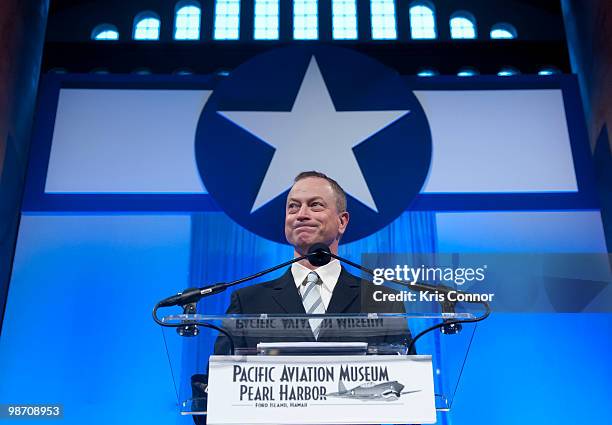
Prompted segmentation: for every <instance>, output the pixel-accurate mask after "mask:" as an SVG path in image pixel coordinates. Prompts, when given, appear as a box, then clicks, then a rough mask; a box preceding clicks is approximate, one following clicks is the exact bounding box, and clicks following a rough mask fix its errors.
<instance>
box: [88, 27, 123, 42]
mask: <svg viewBox="0 0 612 425" xmlns="http://www.w3.org/2000/svg"><path fill="white" fill-rule="evenodd" d="M91 39H92V40H119V31H117V27H116V26H114V25H111V24H101V25H98V26H97V27H95V28H94V30H93V31H92V32H91Z"/></svg>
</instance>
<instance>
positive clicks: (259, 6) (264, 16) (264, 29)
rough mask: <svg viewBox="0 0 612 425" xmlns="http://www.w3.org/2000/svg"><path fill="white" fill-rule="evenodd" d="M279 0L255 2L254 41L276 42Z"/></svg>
mask: <svg viewBox="0 0 612 425" xmlns="http://www.w3.org/2000/svg"><path fill="white" fill-rule="evenodd" d="M278 25H279V0H255V32H254V34H253V38H254V39H255V40H278V37H279V32H278V31H279V30H278Z"/></svg>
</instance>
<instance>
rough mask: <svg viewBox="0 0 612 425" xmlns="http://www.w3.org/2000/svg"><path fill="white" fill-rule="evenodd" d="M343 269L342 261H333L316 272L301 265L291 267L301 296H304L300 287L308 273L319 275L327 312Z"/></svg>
mask: <svg viewBox="0 0 612 425" xmlns="http://www.w3.org/2000/svg"><path fill="white" fill-rule="evenodd" d="M341 270H342V268H341V267H340V261H338V260H332V261H330V262H329V263H327V264H326V265H324V266H321V267H318V268H316V269H314V270H310V269H309V268H308V267H304V266H303V265H301V264H300V263H293V264H292V265H291V274H292V275H293V281H294V282H295V286H296V287H297V290H298V292H299V294H300V295H301V294H302V291H301V288H300V286H302V284H303V283H304V281H305V280H306V276H308V273H310V272H312V271H314V272H316V273H317V274H318V275H319V278H320V279H321V281H322V284H321V286H320V289H321V299H322V300H323V305H324V306H325V311H327V307H329V302H330V301H331V298H332V294H333V292H334V288H335V287H336V283H338V278H339V277H340V271H341Z"/></svg>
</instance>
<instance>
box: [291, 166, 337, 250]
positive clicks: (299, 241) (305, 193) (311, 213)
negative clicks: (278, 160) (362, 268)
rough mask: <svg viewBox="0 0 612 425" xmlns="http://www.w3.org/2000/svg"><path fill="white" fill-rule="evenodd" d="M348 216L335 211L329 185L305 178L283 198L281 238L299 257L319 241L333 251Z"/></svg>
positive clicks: (317, 178)
mask: <svg viewBox="0 0 612 425" xmlns="http://www.w3.org/2000/svg"><path fill="white" fill-rule="evenodd" d="M347 224H348V213H347V212H346V211H345V212H342V213H340V212H339V211H338V207H337V204H336V195H335V193H334V191H333V189H332V187H331V185H330V184H329V182H328V181H327V180H325V179H322V178H320V177H307V178H305V179H302V180H299V181H298V182H296V183H295V184H294V185H293V187H292V188H291V191H290V192H289V196H288V197H287V208H286V214H285V237H286V238H287V241H288V242H289V243H290V244H291V245H293V246H294V247H295V250H296V251H297V252H298V253H300V254H305V253H306V252H308V248H309V247H310V246H311V245H312V244H314V243H317V242H322V243H324V244H326V245H328V246H329V247H330V249H331V250H332V251H337V247H338V241H339V240H340V237H341V236H342V234H343V233H344V232H345V230H346V226H347Z"/></svg>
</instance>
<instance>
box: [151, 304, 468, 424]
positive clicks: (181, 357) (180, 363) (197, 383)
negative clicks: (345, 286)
mask: <svg viewBox="0 0 612 425" xmlns="http://www.w3.org/2000/svg"><path fill="white" fill-rule="evenodd" d="M313 318H321V319H323V320H324V322H323V324H322V325H321V329H322V330H321V333H320V335H319V338H318V341H321V342H367V348H366V349H365V351H362V350H354V351H352V352H348V351H347V352H342V353H336V354H342V355H346V354H354V355H379V356H380V355H396V356H397V355H408V345H409V343H410V341H409V340H408V338H406V337H407V336H408V335H410V334H412V336H414V335H417V334H418V333H419V332H421V331H422V330H424V329H426V328H428V327H430V326H432V325H434V324H436V323H440V322H442V321H443V320H449V319H458V320H463V319H473V318H474V316H473V315H472V314H471V313H452V314H451V313H444V314H415V313H412V314H386V313H385V314H381V313H368V314H335V315H320V316H319V315H266V314H263V315H202V314H177V315H171V316H166V317H163V318H162V322H164V323H165V324H168V325H177V326H178V325H180V327H163V328H162V329H163V338H164V343H165V346H166V350H167V353H168V360H169V363H170V368H171V373H172V378H173V381H174V385H175V390H176V394H177V397H178V406H179V409H180V413H181V414H182V415H205V414H206V384H207V381H206V377H207V371H208V359H209V357H210V355H212V354H230V352H231V350H232V347H231V346H232V342H230V340H232V341H233V345H234V347H233V348H234V349H233V354H235V355H247V356H257V355H275V354H283V355H287V352H279V353H277V352H276V351H275V350H274V349H272V350H270V349H265V348H263V347H261V346H260V348H259V349H258V344H259V343H271V342H276V343H278V342H289V343H291V342H300V341H306V342H308V341H310V342H315V340H314V338H313V336H312V332H311V331H310V324H309V321H308V320H309V319H313ZM211 326H212V327H217V328H221V329H222V330H223V331H224V332H225V333H224V334H223V333H220V332H219V331H218V330H215V329H212V328H211ZM476 327H477V324H476V323H469V324H463V325H462V330H461V331H460V332H458V333H455V334H444V333H443V332H441V331H440V330H439V329H436V330H433V331H431V332H430V333H428V334H426V335H424V336H423V337H421V338H420V339H419V340H418V341H417V342H416V347H415V348H416V352H417V353H418V354H429V355H431V356H432V361H433V371H434V376H433V380H434V391H435V405H436V410H438V411H449V410H450V409H451V407H452V404H453V399H454V397H455V394H456V393H457V391H458V389H459V385H460V381H461V375H462V373H463V370H464V368H465V367H469V362H468V354H469V350H470V346H471V343H472V341H473V339H474V336H475V332H476ZM264 345H265V344H264ZM347 346H348V345H347ZM362 347H363V344H362ZM299 354H302V355H303V354H308V355H316V354H317V353H316V352H301V353H299ZM321 354H323V353H321ZM324 354H326V355H330V354H331V355H333V354H335V353H333V352H332V353H330V352H325V353H324Z"/></svg>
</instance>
